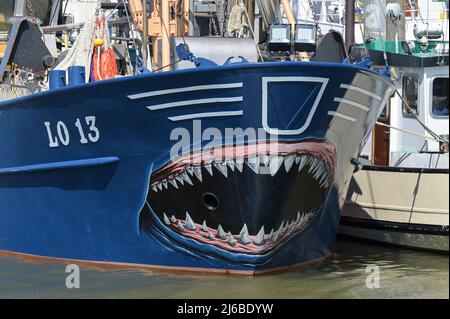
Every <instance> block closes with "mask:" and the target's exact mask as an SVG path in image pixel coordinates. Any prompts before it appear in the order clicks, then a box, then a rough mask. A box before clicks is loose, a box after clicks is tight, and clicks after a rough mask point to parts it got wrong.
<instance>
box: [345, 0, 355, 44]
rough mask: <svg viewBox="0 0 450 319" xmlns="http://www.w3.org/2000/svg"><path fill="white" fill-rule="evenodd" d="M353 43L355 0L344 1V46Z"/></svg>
mask: <svg viewBox="0 0 450 319" xmlns="http://www.w3.org/2000/svg"><path fill="white" fill-rule="evenodd" d="M354 43H355V0H346V1H345V47H346V48H347V50H348V49H349V48H350V46H351V45H352V44H354Z"/></svg>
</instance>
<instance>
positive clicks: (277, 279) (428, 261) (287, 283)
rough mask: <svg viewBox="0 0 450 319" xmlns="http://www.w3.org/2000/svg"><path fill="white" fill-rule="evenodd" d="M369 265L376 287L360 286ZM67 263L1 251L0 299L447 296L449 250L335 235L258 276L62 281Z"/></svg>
mask: <svg viewBox="0 0 450 319" xmlns="http://www.w3.org/2000/svg"><path fill="white" fill-rule="evenodd" d="M367 265H377V266H378V267H379V270H380V285H381V287H380V289H368V288H366V277H367V275H368V273H366V266H367ZM66 275H67V274H66V273H65V264H63V263H55V262H52V263H30V262H29V261H23V260H20V259H18V258H12V257H6V256H0V298H236V297H238V298H449V256H448V255H437V254H430V253H425V252H417V251H409V250H403V249H399V248H385V247H380V246H372V245H367V244H361V243H356V242H351V241H343V240H339V241H338V243H337V245H336V248H335V250H334V253H333V255H332V256H331V257H330V258H329V259H327V260H325V261H322V262H321V263H319V264H316V265H313V266H311V267H308V268H302V269H298V270H295V271H292V272H287V273H281V274H275V275H266V276H260V277H255V278H251V277H230V276H217V275H208V276H201V275H197V274H196V275H192V274H173V273H172V274H169V273H164V272H159V271H158V272H155V271H148V270H136V269H133V270H129V269H125V270H108V269H102V268H94V267H84V266H83V267H81V289H73V290H69V289H67V288H65V278H66Z"/></svg>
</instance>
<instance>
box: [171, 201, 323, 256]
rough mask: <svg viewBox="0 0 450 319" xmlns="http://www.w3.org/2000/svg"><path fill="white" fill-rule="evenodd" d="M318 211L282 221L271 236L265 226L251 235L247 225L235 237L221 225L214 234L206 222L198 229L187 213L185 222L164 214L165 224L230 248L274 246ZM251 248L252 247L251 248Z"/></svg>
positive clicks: (303, 225) (309, 220) (271, 232)
mask: <svg viewBox="0 0 450 319" xmlns="http://www.w3.org/2000/svg"><path fill="white" fill-rule="evenodd" d="M318 212H319V209H318V210H310V211H309V212H307V213H303V214H302V213H300V211H298V212H297V215H296V218H295V219H292V220H290V221H287V222H286V221H284V220H283V221H282V223H281V225H280V226H279V227H278V229H277V230H276V231H274V230H273V228H272V230H271V231H270V233H269V234H267V235H266V234H265V230H264V226H261V228H260V230H259V231H258V233H257V234H256V235H251V234H250V233H249V231H248V227H247V224H244V226H242V229H241V231H240V232H239V234H238V235H233V234H232V233H231V232H230V231H228V232H225V231H224V229H223V228H222V226H221V225H218V227H217V232H216V233H215V234H214V232H213V231H211V230H210V229H209V228H208V226H207V225H206V220H204V221H203V223H202V225H201V226H200V227H197V225H196V224H195V222H194V221H193V219H192V217H191V216H190V215H189V213H188V212H186V217H185V220H184V221H183V220H181V219H177V218H175V216H174V215H172V216H171V217H170V218H168V217H167V215H166V213H163V221H164V224H166V225H168V226H170V225H172V226H173V227H176V228H178V229H179V230H180V231H185V230H186V229H187V230H190V231H192V232H196V233H201V235H202V236H203V238H205V239H208V240H211V241H213V242H214V241H215V240H222V241H224V242H225V243H227V244H228V245H230V246H236V245H238V246H239V245H240V246H241V247H242V245H254V246H265V245H266V244H268V245H273V244H274V243H276V242H279V241H282V240H284V239H286V236H289V235H290V234H293V233H295V231H296V230H299V229H302V228H304V227H305V226H307V225H308V224H310V223H311V221H312V220H313V219H314V217H315V216H317V214H318ZM250 247H251V246H250Z"/></svg>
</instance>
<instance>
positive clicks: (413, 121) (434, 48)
mask: <svg viewBox="0 0 450 319" xmlns="http://www.w3.org/2000/svg"><path fill="white" fill-rule="evenodd" d="M419 5H421V7H418V8H414V7H410V17H409V18H408V16H407V15H406V22H405V28H404V29H406V32H405V40H404V41H397V42H396V41H392V42H390V43H389V41H383V40H382V41H379V42H378V43H376V42H377V41H378V40H375V41H372V42H371V43H370V44H368V45H367V46H366V48H367V49H368V50H369V52H370V54H372V55H377V52H376V51H377V50H376V49H375V48H376V47H377V45H380V44H381V46H382V47H384V49H387V50H386V51H388V52H387V57H388V62H389V64H390V65H391V66H392V67H393V71H394V72H393V73H394V74H395V77H394V79H393V80H394V83H395V85H396V87H397V89H398V92H399V93H400V94H398V95H395V96H393V97H392V98H391V100H390V103H389V104H388V106H387V108H386V110H385V111H384V112H383V113H382V115H381V116H380V118H379V120H378V123H377V124H378V125H377V126H376V127H375V128H374V130H373V131H372V134H371V135H370V136H368V138H367V143H366V145H365V147H364V148H363V150H362V151H361V154H360V158H359V162H360V164H361V165H360V167H359V168H360V170H358V171H357V172H356V173H355V174H354V176H353V179H352V180H351V182H350V185H349V191H348V195H347V197H346V199H345V205H344V208H343V211H342V219H341V226H340V233H341V234H343V235H347V236H351V237H356V238H360V239H367V240H373V241H377V242H380V243H385V244H393V245H399V246H405V247H410V248H419V249H427V250H434V251H443V252H448V251H449V226H448V225H449V153H448V142H447V141H448V134H449V120H448V108H449V91H448V81H449V80H448V77H449V67H448V65H449V64H448V16H447V17H446V15H448V9H446V7H445V3H443V2H430V3H428V6H427V4H426V2H419ZM427 9H429V11H426V10H427ZM419 10H420V11H419ZM419 13H421V15H419ZM414 15H416V16H417V17H416V18H414ZM420 16H421V17H429V21H428V22H429V24H428V28H429V29H428V31H427V32H428V35H429V36H428V37H427V36H426V33H427V32H425V33H424V32H422V31H421V28H423V25H422V22H421V19H420ZM397 36H398V33H397ZM394 37H395V36H394ZM443 40H445V41H443ZM366 43H367V42H366ZM394 44H395V45H394ZM378 48H379V46H378ZM388 48H390V50H389V49H388ZM372 49H374V50H372ZM378 56H379V58H380V63H379V64H383V63H384V59H383V57H382V53H380V52H378ZM400 95H401V97H400ZM408 106H409V108H408ZM411 111H412V112H411Z"/></svg>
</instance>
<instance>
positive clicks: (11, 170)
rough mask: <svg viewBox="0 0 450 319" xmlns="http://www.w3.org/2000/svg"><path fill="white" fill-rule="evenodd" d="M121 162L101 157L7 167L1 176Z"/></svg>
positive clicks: (2, 170)
mask: <svg viewBox="0 0 450 319" xmlns="http://www.w3.org/2000/svg"><path fill="white" fill-rule="evenodd" d="M116 162H119V158H118V157H115V156H112V157H99V158H89V159H82V160H74V161H64V162H53V163H45V164H33V165H26V166H16V167H7V168H1V169H0V175H10V174H20V173H32V172H42V171H51V170H62V169H68V168H83V167H92V166H103V165H108V164H112V163H116Z"/></svg>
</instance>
